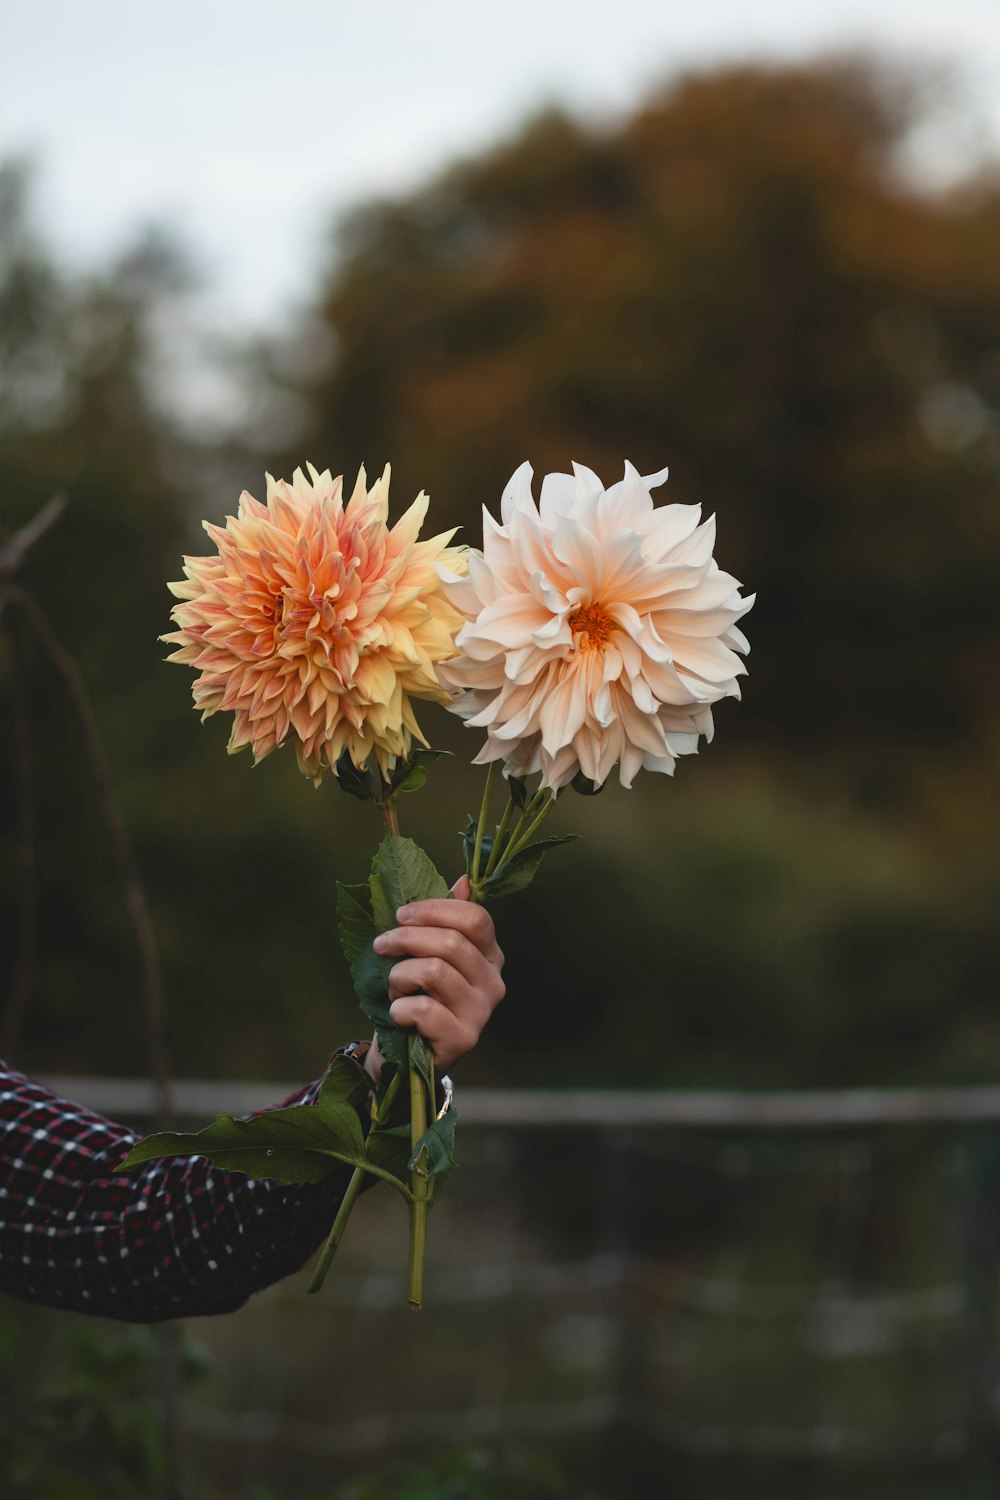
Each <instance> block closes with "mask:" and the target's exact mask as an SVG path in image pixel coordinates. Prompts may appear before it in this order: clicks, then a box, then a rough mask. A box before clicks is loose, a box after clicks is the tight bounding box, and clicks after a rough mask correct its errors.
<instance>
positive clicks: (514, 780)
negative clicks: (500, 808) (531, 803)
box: [507, 776, 528, 812]
mask: <svg viewBox="0 0 1000 1500" xmlns="http://www.w3.org/2000/svg"><path fill="white" fill-rule="evenodd" d="M507 786H508V788H509V790H510V800H511V801H512V802H513V804H514V806H515V807H516V808H517V809H518V811H519V812H523V811H524V809H525V808H526V807H527V805H528V788H527V787H526V786H525V784H524V782H523V781H522V780H521V778H520V777H519V776H508V777H507Z"/></svg>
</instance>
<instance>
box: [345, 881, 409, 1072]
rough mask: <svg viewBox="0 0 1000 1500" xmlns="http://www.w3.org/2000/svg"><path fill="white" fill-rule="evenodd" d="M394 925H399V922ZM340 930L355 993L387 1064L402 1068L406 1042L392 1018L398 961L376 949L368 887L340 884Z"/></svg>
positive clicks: (376, 930) (374, 925)
mask: <svg viewBox="0 0 1000 1500" xmlns="http://www.w3.org/2000/svg"><path fill="white" fill-rule="evenodd" d="M392 925H393V926H395V925H396V924H395V920H393V923H392ZM337 928H338V930H339V932H340V944H341V947H342V948H343V950H344V954H345V956H346V958H347V962H348V964H349V965H350V968H351V980H352V982H353V984H354V993H355V994H356V995H357V997H358V1004H359V1005H360V1006H361V1009H362V1010H363V1011H364V1013H365V1015H366V1016H367V1017H368V1018H369V1020H370V1021H372V1022H374V1025H375V1031H376V1035H377V1037H378V1045H379V1051H380V1052H381V1053H382V1056H383V1057H384V1058H386V1060H387V1061H389V1062H393V1063H397V1064H400V1065H402V1064H403V1063H405V1060H406V1038H405V1036H404V1035H403V1033H402V1032H401V1031H400V1029H399V1027H398V1026H396V1025H395V1023H394V1022H393V1021H392V1019H391V1018H390V1016H389V971H390V969H391V968H392V965H393V963H394V962H395V960H393V959H387V958H380V957H379V955H378V954H377V953H376V952H375V951H374V949H373V948H372V942H373V941H374V939H375V938H376V936H377V935H378V932H379V930H380V929H379V928H378V927H377V926H376V924H375V918H374V916H373V914H372V892H371V888H370V887H369V886H368V885H344V884H342V883H341V882H340V881H338V882H337Z"/></svg>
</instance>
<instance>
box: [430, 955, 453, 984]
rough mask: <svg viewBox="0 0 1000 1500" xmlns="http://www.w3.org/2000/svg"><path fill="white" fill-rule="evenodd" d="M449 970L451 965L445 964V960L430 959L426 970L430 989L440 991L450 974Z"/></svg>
mask: <svg viewBox="0 0 1000 1500" xmlns="http://www.w3.org/2000/svg"><path fill="white" fill-rule="evenodd" d="M448 970H449V965H448V964H446V963H445V961H444V959H443V958H429V959H428V960H427V970H426V974H427V983H428V986H429V988H430V989H432V990H438V989H440V988H441V986H442V984H443V983H444V981H445V977H446V975H447V974H448Z"/></svg>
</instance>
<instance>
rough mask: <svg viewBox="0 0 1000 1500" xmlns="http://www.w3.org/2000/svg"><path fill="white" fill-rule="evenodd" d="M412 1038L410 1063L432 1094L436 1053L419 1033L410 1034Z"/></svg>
mask: <svg viewBox="0 0 1000 1500" xmlns="http://www.w3.org/2000/svg"><path fill="white" fill-rule="evenodd" d="M410 1038H411V1041H410V1061H411V1063H412V1064H413V1066H414V1067H415V1068H416V1070H417V1072H418V1073H419V1074H420V1076H421V1078H422V1079H423V1080H424V1083H425V1084H426V1085H427V1090H428V1092H430V1090H431V1089H433V1087H434V1053H433V1052H432V1051H431V1049H430V1047H429V1046H428V1045H427V1043H426V1042H425V1041H424V1039H423V1037H422V1036H421V1035H420V1033H419V1031H418V1032H417V1033H416V1034H415V1035H414V1034H413V1033H410Z"/></svg>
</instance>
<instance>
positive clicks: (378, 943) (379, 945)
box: [372, 932, 385, 953]
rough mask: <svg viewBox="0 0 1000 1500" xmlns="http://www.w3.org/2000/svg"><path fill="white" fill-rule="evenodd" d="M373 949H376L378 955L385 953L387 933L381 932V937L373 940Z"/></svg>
mask: <svg viewBox="0 0 1000 1500" xmlns="http://www.w3.org/2000/svg"><path fill="white" fill-rule="evenodd" d="M372 947H373V948H374V949H375V952H376V953H381V952H383V950H384V949H385V933H384V932H380V933H379V935H378V937H377V938H375V939H374V940H373V942H372Z"/></svg>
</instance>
